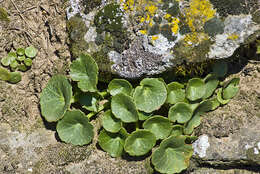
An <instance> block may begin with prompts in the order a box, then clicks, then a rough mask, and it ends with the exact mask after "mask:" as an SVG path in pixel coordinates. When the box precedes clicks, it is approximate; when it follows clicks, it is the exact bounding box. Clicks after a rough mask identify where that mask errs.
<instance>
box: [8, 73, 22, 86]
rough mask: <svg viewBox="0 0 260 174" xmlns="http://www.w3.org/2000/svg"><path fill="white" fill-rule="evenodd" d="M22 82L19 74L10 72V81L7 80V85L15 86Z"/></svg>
mask: <svg viewBox="0 0 260 174" xmlns="http://www.w3.org/2000/svg"><path fill="white" fill-rule="evenodd" d="M21 80H22V75H21V73H20V72H10V79H9V80H8V82H9V83H12V84H15V83H18V82H20V81H21Z"/></svg>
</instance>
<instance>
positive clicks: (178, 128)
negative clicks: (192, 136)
mask: <svg viewBox="0 0 260 174" xmlns="http://www.w3.org/2000/svg"><path fill="white" fill-rule="evenodd" d="M182 134H183V126H182V125H178V124H176V125H174V126H173V127H172V132H171V136H175V137H177V136H180V135H182Z"/></svg>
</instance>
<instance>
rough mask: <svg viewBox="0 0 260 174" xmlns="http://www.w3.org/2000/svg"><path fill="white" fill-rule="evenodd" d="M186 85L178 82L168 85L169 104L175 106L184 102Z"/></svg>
mask: <svg viewBox="0 0 260 174" xmlns="http://www.w3.org/2000/svg"><path fill="white" fill-rule="evenodd" d="M183 88H184V85H183V84H180V83H178V82H172V83H170V84H168V85H167V91H168V96H167V101H166V102H167V103H170V104H175V103H178V102H182V101H184V99H185V90H184V89H183Z"/></svg>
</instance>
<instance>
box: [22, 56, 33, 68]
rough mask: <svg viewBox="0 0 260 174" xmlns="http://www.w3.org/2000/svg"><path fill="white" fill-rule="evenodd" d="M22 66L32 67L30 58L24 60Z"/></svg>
mask: <svg viewBox="0 0 260 174" xmlns="http://www.w3.org/2000/svg"><path fill="white" fill-rule="evenodd" d="M23 62H24V64H25V65H26V66H32V59H30V58H26V59H24V61H23Z"/></svg>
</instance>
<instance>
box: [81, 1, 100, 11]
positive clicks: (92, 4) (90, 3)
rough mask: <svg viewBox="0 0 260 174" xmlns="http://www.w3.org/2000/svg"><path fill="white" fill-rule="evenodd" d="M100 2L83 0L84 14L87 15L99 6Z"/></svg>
mask: <svg viewBox="0 0 260 174" xmlns="http://www.w3.org/2000/svg"><path fill="white" fill-rule="evenodd" d="M101 2H102V1H101V0H83V2H82V4H83V6H84V9H85V10H84V13H85V14H88V13H89V12H90V11H91V10H93V9H94V8H95V7H97V6H99V5H101Z"/></svg>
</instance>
